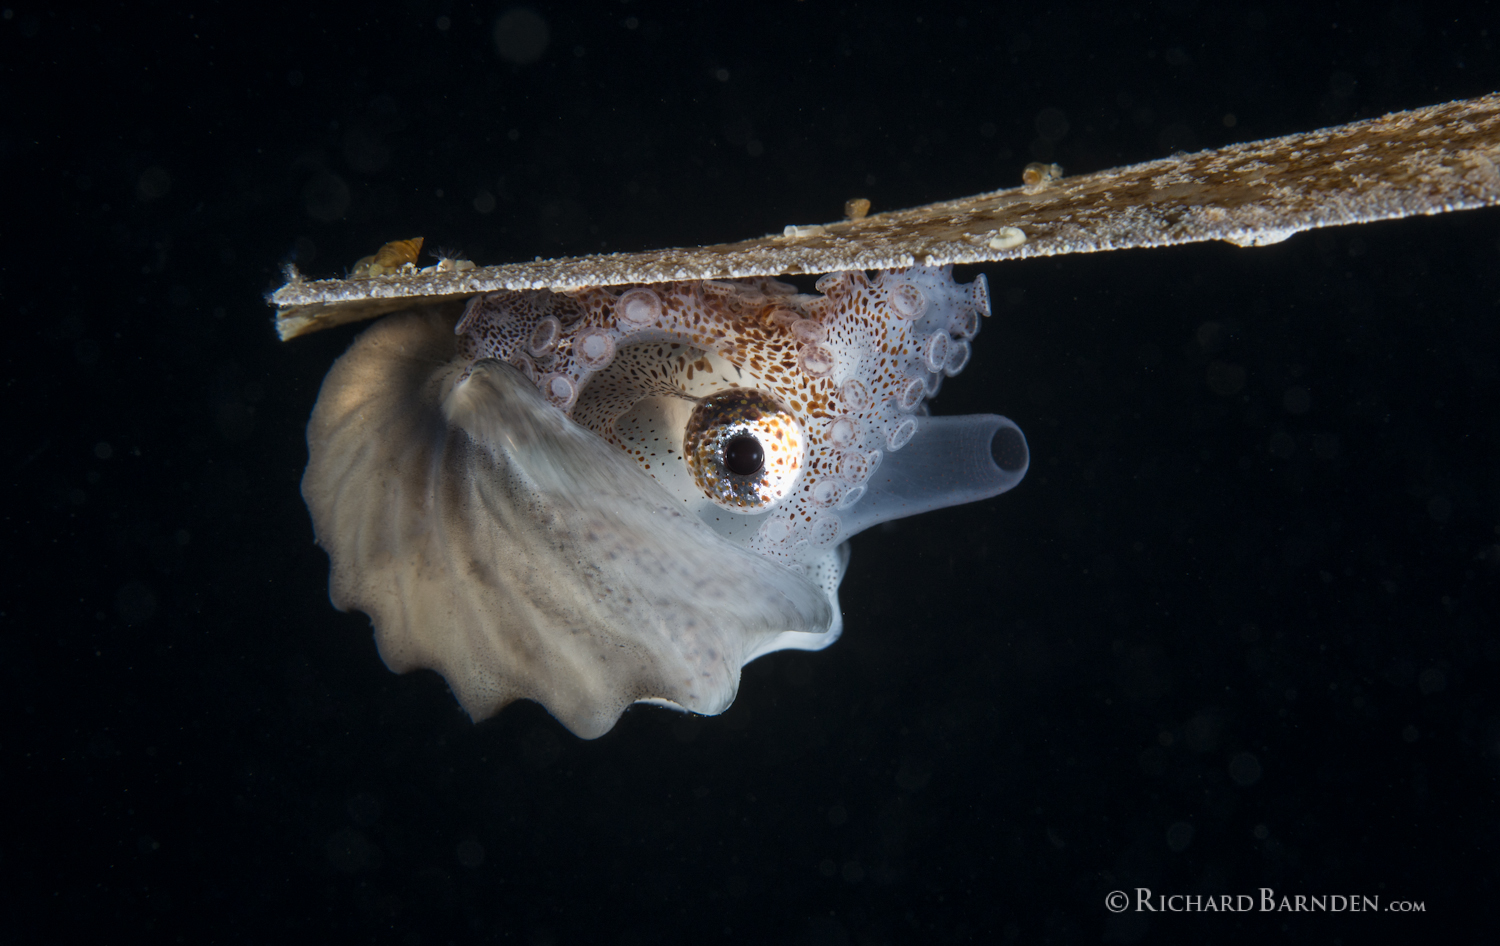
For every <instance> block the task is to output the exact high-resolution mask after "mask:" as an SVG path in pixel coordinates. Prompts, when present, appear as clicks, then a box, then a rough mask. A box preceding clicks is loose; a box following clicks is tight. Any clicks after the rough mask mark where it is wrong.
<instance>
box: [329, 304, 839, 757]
mask: <svg viewBox="0 0 1500 946" xmlns="http://www.w3.org/2000/svg"><path fill="white" fill-rule="evenodd" d="M453 321H454V319H453V318H452V317H451V316H450V315H444V314H438V313H433V312H427V313H406V314H402V315H398V316H391V317H389V318H387V319H385V320H383V321H381V322H379V323H377V324H376V325H375V326H373V327H372V328H370V329H369V330H367V331H366V332H365V333H364V334H362V335H361V336H360V337H359V338H358V339H357V340H356V341H355V343H354V345H353V346H352V347H351V348H350V349H349V351H348V352H347V353H346V354H345V355H344V356H343V357H342V358H340V359H339V361H338V362H337V364H335V365H334V367H333V369H332V371H330V372H329V375H328V377H327V379H326V380H325V381H324V383H323V388H322V391H321V393H320V395H319V399H318V405H317V408H316V409H315V410H314V412H313V416H312V420H311V422H310V423H309V424H308V431H307V438H308V448H309V451H310V453H311V457H310V460H309V463H308V467H307V472H306V474H305V475H304V477H303V480H302V493H303V496H304V498H305V499H306V500H307V504H308V507H309V509H310V510H311V511H312V515H313V524H314V529H315V531H316V534H317V537H318V542H319V544H321V545H322V546H323V547H324V548H325V549H326V550H327V551H328V554H329V556H330V557H331V559H332V560H333V571H332V576H331V579H330V585H331V594H332V598H333V601H334V604H335V605H337V606H338V607H339V608H341V609H344V610H348V609H359V610H361V611H364V612H366V613H368V614H369V615H370V616H371V618H372V620H373V622H374V624H375V637H376V642H377V644H378V645H379V648H380V654H381V657H382V658H383V659H384V660H385V662H386V664H387V665H388V666H389V667H390V668H391V669H392V670H395V671H398V672H400V671H407V670H412V669H417V668H431V669H434V670H437V671H438V672H439V673H441V674H442V675H443V677H444V678H445V679H446V680H447V681H448V684H449V686H451V687H452V688H453V691H454V693H455V694H456V695H457V696H458V699H459V701H460V702H461V703H462V704H463V706H464V709H466V710H467V711H468V712H469V714H470V715H471V716H472V717H474V718H475V719H476V720H477V719H483V718H485V717H487V716H490V715H492V714H494V713H495V712H497V711H498V710H499V709H501V708H502V707H504V706H505V705H506V704H508V703H510V702H512V701H514V700H518V699H532V700H536V701H537V702H539V703H541V704H542V705H544V706H545V707H546V708H547V709H548V710H549V711H550V712H551V713H552V714H553V715H554V716H556V717H557V718H558V719H559V720H561V721H562V723H563V724H564V725H565V726H567V727H568V728H569V729H570V730H572V731H573V732H574V733H576V734H578V735H580V736H583V737H585V738H593V737H596V736H599V735H602V734H603V733H605V732H607V731H609V729H610V728H611V727H612V726H613V725H614V724H615V721H616V720H617V719H618V718H619V716H620V714H621V712H623V711H624V709H625V708H626V707H627V706H629V705H630V704H631V703H633V702H636V701H643V700H644V701H651V702H658V703H668V704H672V705H676V706H680V707H683V708H685V709H689V710H692V711H693V712H697V713H709V714H712V713H718V712H721V711H722V710H723V709H724V708H726V707H727V706H728V705H729V704H730V702H731V701H732V700H733V699H734V694H735V691H736V689H737V687H738V685H739V676H740V668H741V666H742V665H743V664H744V663H745V662H746V661H747V660H749V659H751V658H752V657H753V656H756V655H758V654H761V653H766V652H768V651H770V650H776V649H778V648H779V647H783V646H792V647H798V648H802V649H810V648H811V647H816V646H819V644H821V643H822V642H823V640H825V639H826V640H827V641H829V642H831V641H832V639H833V638H835V637H836V636H837V634H838V630H839V627H840V625H839V622H838V614H837V611H836V609H835V608H834V607H833V606H832V604H831V603H830V601H829V598H828V596H827V595H826V594H825V593H824V591H823V590H822V589H821V588H820V587H819V586H818V585H817V584H815V583H814V582H813V581H810V580H808V579H807V578H806V577H803V575H802V574H800V573H799V572H797V571H794V570H792V569H788V568H785V567H782V566H779V565H776V564H775V563H773V562H770V561H768V560H766V559H764V558H762V557H760V556H758V555H755V554H754V553H752V552H749V551H746V550H744V549H742V548H739V547H736V546H735V545H733V544H731V543H730V542H728V541H726V540H724V539H722V538H720V537H719V536H718V535H716V534H714V532H713V531H712V530H711V529H709V528H708V527H707V526H706V525H704V524H703V523H702V522H701V521H700V520H699V519H697V518H696V517H694V516H692V515H688V514H685V513H683V512H682V511H680V510H679V509H678V508H676V506H677V505H679V504H676V503H674V501H673V500H672V499H671V498H670V497H669V496H668V495H667V494H666V493H665V491H663V489H662V488H661V487H660V486H659V485H658V484H657V483H656V482H655V481H654V480H652V479H651V478H650V477H649V476H647V475H646V474H644V473H643V472H642V471H641V470H640V468H639V467H638V466H637V465H636V464H635V462H634V461H632V460H631V459H629V458H628V457H627V456H625V455H624V454H623V453H622V452H621V451H619V450H618V449H616V448H614V447H612V446H610V445H609V444H607V443H605V442H604V441H603V440H601V439H600V438H599V437H598V436H596V435H594V434H593V433H591V432H589V431H587V430H585V429H583V428H581V427H579V426H577V425H575V424H572V423H570V422H569V421H568V420H567V419H566V417H564V415H563V414H562V412H561V411H560V410H558V409H557V408H555V407H553V406H552V405H550V404H548V403H547V402H546V401H545V400H544V399H543V397H542V396H541V394H540V393H539V392H538V391H537V389H536V387H535V386H534V385H533V384H532V383H531V382H530V381H528V380H527V379H526V378H525V377H524V376H522V375H521V374H520V373H519V372H517V371H516V370H515V369H514V368H512V367H510V366H508V365H504V364H502V363H499V362H494V361H481V362H479V363H478V364H476V365H474V366H473V368H472V370H471V371H466V367H465V365H464V364H463V363H462V362H461V361H460V362H455V361H453V360H452V359H453V356H454V353H455V347H456V346H455V339H454V335H453ZM837 577H839V576H835V577H834V581H833V584H834V586H835V587H836V586H837Z"/></svg>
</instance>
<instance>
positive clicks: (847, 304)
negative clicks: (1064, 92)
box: [271, 96, 1500, 737]
mask: <svg viewBox="0 0 1500 946" xmlns="http://www.w3.org/2000/svg"><path fill="white" fill-rule="evenodd" d="M1497 164H1500V96H1488V97H1485V98H1481V99H1474V100H1470V101H1465V102H1455V103H1451V104H1448V105H1441V106H1434V107H1431V108H1426V109H1420V110H1417V111H1413V112H1404V113H1399V114H1395V115H1389V116H1386V117H1384V118H1380V119H1375V120H1371V121H1366V122H1360V123H1358V124H1353V125H1346V126H1343V127H1339V128H1331V129H1326V130H1323V131H1318V132H1312V133H1308V134H1303V135H1295V136H1291V137H1287V138H1280V139H1276V140H1272V141H1265V142H1257V143H1252V144H1246V145H1237V146H1233V147H1229V148H1224V149H1220V150H1217V151H1207V152H1202V153H1199V154H1194V155H1180V156H1176V157H1172V158H1169V159H1165V160H1161V161H1155V162H1151V163H1149V164H1143V165H1137V166H1134V167H1129V168H1123V169H1119V170H1113V171H1105V172H1101V173H1096V174H1090V175H1085V176H1079V177H1072V178H1063V177H1059V176H1058V169H1056V168H1055V167H1047V168H1042V167H1040V166H1038V167H1033V168H1029V169H1028V170H1027V173H1026V175H1025V176H1024V181H1025V184H1024V186H1022V187H1019V188H1015V189H1012V190H1005V191H999V192H995V193H991V194H984V195H980V196H978V197H971V198H966V199H963V200H957V201H951V202H946V203H940V204H932V205H929V206H926V207H920V208H916V209H913V210H906V211H899V212H893V213H882V214H871V215H866V214H865V212H864V211H865V210H866V209H867V207H868V204H867V203H865V202H862V201H857V200H856V201H851V202H850V206H851V207H852V208H854V209H852V210H850V211H849V218H848V219H846V220H844V221H841V222H839V223H832V224H826V225H820V226H789V227H787V228H786V231H785V232H784V233H783V234H780V235H776V236H770V237H765V238H762V239H758V240H750V241H746V242H743V243H737V244H729V245H724V246H711V247H698V248H692V249H678V250H662V251H657V252H649V253H631V254H616V255H609V256H594V257H580V258H572V259H560V260H548V261H537V262H532V263H522V264H512V265H503V266H493V267H486V268H475V267H474V266H473V265H472V264H470V263H468V262H466V261H458V260H451V259H445V260H442V261H441V262H440V263H439V264H438V265H436V266H432V267H428V268H426V269H418V268H417V267H416V265H415V264H414V263H412V262H411V257H413V256H414V255H415V253H416V252H417V250H419V249H420V246H421V241H420V240H406V241H400V242H399V243H395V244H391V245H389V247H390V248H388V251H386V252H383V253H382V254H376V256H374V257H371V258H370V261H368V262H367V263H366V264H365V265H363V267H362V268H361V269H360V270H358V271H357V273H356V275H355V276H354V277H351V278H348V279H342V280H321V281H309V280H304V279H303V278H302V277H301V276H300V275H298V274H297V273H295V272H289V274H288V277H289V278H288V282H287V284H286V285H285V286H283V287H282V288H281V289H279V290H277V291H276V292H275V293H274V294H273V295H272V297H271V302H272V303H273V304H274V305H276V306H277V307H278V317H277V320H278V321H277V324H278V329H279V331H280V332H281V335H282V337H283V338H291V337H294V336H296V335H300V334H303V333H305V332H309V331H313V330H316V329H319V328H325V327H328V326H331V325H336V324H339V323H342V322H349V321H355V320H358V319H364V318H369V317H373V316H377V315H384V316H385V317H384V318H383V319H381V320H380V321H379V322H377V323H376V324H375V325H374V326H372V327H371V328H369V329H367V330H365V332H364V333H363V334H361V335H360V336H359V337H358V338H357V339H356V340H355V341H354V343H353V345H352V346H351V347H350V349H349V350H348V352H347V353H346V354H344V356H343V357H341V358H340V359H339V360H338V362H337V363H336V364H335V365H334V366H333V369H332V370H331V371H330V372H329V374H328V377H327V379H326V380H325V381H324V383H323V388H322V391H321V393H320V394H319V397H318V402H317V406H316V408H315V409H314V411H313V415H312V420H311V422H310V423H309V425H308V430H307V440H308V449H309V453H310V459H309V462H308V466H307V472H306V475H305V476H304V478H303V481H302V492H303V495H304V497H305V498H306V500H307V504H308V508H309V509H310V510H311V512H312V517H313V526H314V530H315V532H316V535H317V538H318V542H319V543H320V544H321V545H322V546H323V548H324V549H326V550H327V552H328V554H329V557H330V558H331V559H332V578H331V592H332V598H333V602H334V604H335V605H336V606H337V607H339V608H341V609H358V610H360V611H363V612H365V613H367V614H368V615H370V617H371V619H372V620H373V622H374V625H375V638H376V643H377V644H378V646H379V648H380V654H381V656H382V657H383V658H384V660H385V662H386V664H387V665H388V666H389V667H391V669H393V670H396V671H406V670H412V669H416V668H431V669H434V670H436V671H438V672H439V673H441V674H442V675H443V677H444V678H445V679H446V680H447V681H448V684H449V686H450V687H451V688H452V689H453V692H454V693H455V694H456V695H457V697H458V699H459V701H460V702H461V703H462V704H463V706H464V708H465V709H466V710H467V711H468V712H469V714H470V715H471V716H472V717H474V718H475V719H482V718H484V717H487V716H490V715H492V714H494V713H495V712H497V711H498V710H499V709H501V708H502V707H504V706H505V705H506V704H508V703H510V702H512V701H514V700H518V699H531V700H536V701H537V702H539V703H541V704H542V705H544V706H545V707H546V708H547V709H548V710H549V711H550V712H551V713H552V714H553V715H554V716H555V717H557V719H559V720H560V721H561V722H562V723H563V725H565V726H567V727H568V728H569V729H570V730H572V731H573V732H575V733H577V734H578V735H580V736H584V737H595V736H599V735H602V734H603V733H605V732H607V731H609V729H610V728H611V727H612V726H613V725H614V724H615V722H616V720H618V719H619V717H620V714H621V713H622V712H623V711H624V710H625V708H626V707H628V706H629V705H631V704H632V703H637V702H647V703H658V704H663V705H667V706H672V707H676V708H679V709H683V710H688V711H691V712H694V713H704V714H714V713H719V712H721V711H723V710H724V709H725V708H726V707H728V706H729V704H730V703H731V701H732V700H733V699H734V695H735V691H736V689H737V687H738V684H739V678H740V668H741V667H743V666H744V665H745V664H746V663H747V662H749V661H751V660H753V659H755V658H756V657H758V656H761V655H762V654H767V653H770V652H772V651H776V650H783V649H789V648H790V649H800V650H818V649H821V648H823V647H827V646H828V645H829V644H831V643H833V641H835V640H836V639H837V638H838V636H839V634H840V632H841V631H842V627H843V624H842V621H841V618H840V612H839V602H838V589H839V583H840V581H841V580H842V578H843V575H844V570H845V567H846V565H847V563H848V560H849V546H848V540H849V538H850V537H851V536H853V535H855V534H857V533H858V532H860V531H861V530H863V529H866V528H868V527H869V526H871V525H873V524H875V523H878V522H881V521H884V520H888V519H893V518H897V517H901V516H909V515H913V514H915V513H919V512H923V511H926V510H930V509H936V508H940V507H943V506H950V505H954V504H957V503H967V502H973V501H975V500H980V499H985V498H988V497H991V496H994V495H996V494H998V493H1002V492H1004V491H1006V490H1008V489H1010V488H1011V487H1013V486H1015V485H1016V484H1017V483H1019V482H1020V481H1021V479H1022V477H1023V476H1024V475H1025V473H1026V468H1027V464H1028V460H1029V457H1028V451H1027V446H1026V440H1025V437H1024V436H1023V435H1022V434H1021V431H1020V430H1019V428H1017V426H1016V425H1015V424H1013V423H1011V422H1010V421H1009V420H1007V419H1006V418H1004V417H1000V416H996V415H990V414H985V415H976V416H967V417H942V416H936V415H934V414H932V413H931V412H930V411H929V405H930V404H931V403H932V399H933V398H934V397H935V396H936V395H937V394H938V392H939V389H940V387H941V385H942V382H943V379H945V378H948V377H952V376H953V375H955V374H957V373H958V372H960V371H962V370H963V368H964V366H965V365H966V364H968V362H969V360H970V358H971V357H973V355H974V348H973V346H974V344H975V337H976V335H977V334H978V333H979V330H980V328H981V326H983V325H984V324H985V318H986V316H988V315H989V312H990V306H989V293H988V289H987V284H986V281H985V277H984V276H983V275H979V276H977V277H976V278H975V279H974V280H973V281H972V282H968V283H958V282H955V281H954V279H953V275H952V264H954V263H981V262H991V261H998V260H1002V259H1012V258H1018V257H1025V256H1034V255H1049V254H1056V253H1076V252H1089V251H1094V250H1107V249H1120V248H1126V247H1143V246H1164V245H1170V244H1175V243H1185V242H1191V241H1198V240H1227V241H1229V242H1232V243H1235V244H1238V245H1240V246H1259V245H1263V244H1267V243H1274V242H1278V241H1280V240H1283V239H1286V238H1287V237H1288V236H1290V235H1291V234H1293V233H1295V232H1297V231H1300V230H1305V229H1309V228H1313V227H1321V226H1331V225H1338V224H1349V223H1359V222H1364V221H1371V220H1379V219H1386V218H1391V217H1400V216H1406V215H1410V214H1430V213H1439V212H1443V211H1448V210H1458V209H1465V208H1472V207H1481V206H1488V205H1493V204H1496V203H1500V171H1497ZM792 274H798V275H807V274H814V275H815V274H823V275H821V277H820V278H818V279H817V280H816V287H815V291H814V292H811V293H806V292H801V291H799V290H798V289H797V288H796V287H794V286H792V285H789V284H787V283H785V282H782V281H779V280H778V279H777V277H780V276H786V275H792Z"/></svg>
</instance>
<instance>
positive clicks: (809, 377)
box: [456, 266, 989, 570]
mask: <svg viewBox="0 0 1500 946" xmlns="http://www.w3.org/2000/svg"><path fill="white" fill-rule="evenodd" d="M816 288H817V293H816V294H802V293H799V292H798V291H797V289H796V288H795V287H793V286H790V285H787V284H785V283H781V282H778V281H776V280H773V279H764V278H761V279H739V280H710V281H694V282H677V283H657V284H652V285H643V286H621V287H605V288H591V289H584V290H579V291H574V292H552V291H548V290H527V291H502V292H494V293H489V294H487V295H484V296H479V297H476V298H475V299H474V300H472V301H471V302H470V304H469V307H468V309H467V310H466V312H465V314H464V317H463V318H462V320H460V322H459V324H458V326H457V328H456V331H457V333H458V334H459V336H460V337H461V338H460V350H461V352H462V354H463V356H464V357H466V358H468V359H471V360H477V359H480V358H496V359H499V360H502V361H506V362H509V363H510V364H512V365H514V366H516V367H517V368H519V369H520V370H521V371H523V372H524V373H525V374H526V376H527V377H528V378H530V379H531V380H532V381H533V382H534V383H536V384H537V386H538V388H539V389H540V390H541V391H542V393H543V395H545V396H546V397H547V398H549V399H550V400H551V401H552V403H554V404H555V405H556V406H558V407H559V408H560V409H562V410H563V411H564V412H565V413H566V414H567V415H568V417H569V418H571V419H572V420H573V421H574V422H575V423H577V424H580V425H581V426H583V427H587V428H588V429H590V430H592V431H593V432H594V433H596V434H598V435H599V436H601V437H603V438H604V439H605V440H606V441H608V442H609V443H612V444H614V445H615V446H617V447H619V448H620V449H621V450H624V451H625V452H626V453H627V454H629V455H630V456H632V457H633V458H635V459H636V461H637V462H638V463H640V465H641V467H642V468H643V469H644V470H645V471H646V472H647V473H649V474H650V475H652V476H653V477H655V478H656V479H657V480H658V481H659V482H661V483H662V484H663V485H664V486H666V487H667V489H668V492H670V493H672V494H673V495H675V496H677V497H678V498H680V499H681V500H682V502H684V503H685V504H687V505H688V507H689V508H692V509H693V510H694V511H695V512H697V514H698V515H700V516H702V517H703V518H704V519H706V520H708V521H710V523H711V524H713V525H714V526H715V527H716V528H718V529H720V531H721V532H722V533H723V534H724V535H726V536H727V537H729V538H731V539H732V540H734V541H737V542H739V543H741V544H743V545H745V546H746V547H748V548H750V549H752V550H753V551H756V552H759V553H760V554H762V555H765V556H767V557H768V558H771V559H773V560H776V561H779V562H782V563H783V564H786V565H789V566H792V567H796V568H799V569H803V570H808V569H813V570H817V569H819V568H826V563H827V556H828V555H829V553H830V550H831V549H833V548H834V547H835V546H836V545H838V543H840V542H841V541H843V540H844V539H846V538H847V537H848V535H847V531H846V529H845V527H844V524H843V522H842V521H841V515H842V514H843V513H844V512H845V511H847V510H851V509H853V508H855V507H856V506H857V505H858V503H859V501H860V498H861V497H862V496H863V495H864V493H865V489H866V482H867V481H868V479H869V477H870V476H871V475H872V474H873V473H874V472H875V471H876V470H877V469H878V468H879V467H880V464H881V462H882V460H883V458H884V457H885V456H886V455H887V454H889V453H891V452H894V451H898V450H900V449H902V448H903V447H905V446H906V445H907V444H908V443H909V442H910V441H911V439H912V436H913V435H914V434H915V432H916V430H917V421H916V417H917V416H920V415H922V414H925V413H926V403H927V401H928V400H929V399H930V398H932V397H933V396H934V395H936V394H937V392H938V388H939V387H940V385H941V383H942V379H943V378H944V377H946V376H952V375H954V374H957V373H958V372H959V371H961V370H962V369H963V367H964V366H965V365H966V364H967V362H968V358H969V344H970V342H971V340H972V339H973V337H974V335H975V334H976V333H977V332H978V331H979V326H980V321H981V318H982V316H985V315H988V314H989V297H988V287H987V285H986V283H985V281H984V277H983V276H980V277H979V278H978V279H977V280H976V281H975V282H973V283H968V284H965V285H959V284H957V283H955V282H953V279H952V276H951V272H950V268H949V267H943V268H936V267H920V266H919V267H912V268H910V269H906V270H894V271H887V272H881V273H876V274H873V276H867V275H866V274H865V273H863V272H848V273H830V274H828V275H826V276H823V277H822V278H821V279H819V280H818V282H817V285H816ZM732 389H742V390H744V391H747V392H759V393H760V395H762V396H763V397H762V403H763V404H768V405H773V406H774V410H771V411H768V412H767V413H766V415H765V416H766V417H769V418H771V419H772V420H773V421H774V425H773V426H774V427H775V428H776V429H777V430H779V431H781V432H782V433H783V434H785V436H784V437H783V438H781V439H778V437H777V436H776V435H772V436H769V437H763V438H761V439H762V446H763V447H764V448H766V452H767V456H768V458H770V459H772V460H773V461H774V462H776V463H782V464H783V465H792V461H793V457H792V454H794V453H796V451H795V450H794V449H793V448H791V447H787V446H785V445H786V444H788V443H791V442H792V441H793V440H797V439H799V438H800V444H801V453H800V457H795V461H796V462H795V468H794V469H793V470H792V471H791V473H792V475H791V476H789V477H788V478H786V479H785V481H784V482H782V483H781V484H780V485H778V487H777V488H776V489H775V490H773V491H771V492H762V493H758V494H757V498H756V499H755V501H754V502H753V503H751V504H750V505H749V506H743V507H741V508H740V509H739V510H738V511H731V508H732V507H733V503H731V504H730V505H729V506H726V505H725V503H724V502H723V501H722V500H723V496H718V497H717V499H716V496H715V490H716V488H717V487H716V486H715V485H714V484H716V483H721V482H722V476H721V474H722V472H723V471H721V470H719V469H717V468H716V467H715V464H720V465H721V464H722V449H719V450H718V452H717V453H716V452H715V450H713V449H710V450H702V449H697V450H694V449H688V448H687V446H686V444H687V439H688V428H689V427H690V426H691V424H690V422H691V419H692V417H693V414H694V411H695V409H696V408H697V406H698V405H699V404H701V403H703V402H705V400H706V399H710V398H712V397H713V396H714V395H717V394H720V393H722V392H725V391H729V390H732ZM720 420H721V422H722V420H723V419H722V418H721V419H720ZM733 420H734V419H733V418H731V421H733ZM716 429H718V428H716ZM724 429H727V428H724ZM792 434H795V435H796V436H795V437H794V436H792ZM722 442H723V441H722V439H721V440H720V441H719V444H720V446H722ZM783 447H785V449H783ZM772 492H773V493H774V495H772V494H771V493H772Z"/></svg>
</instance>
